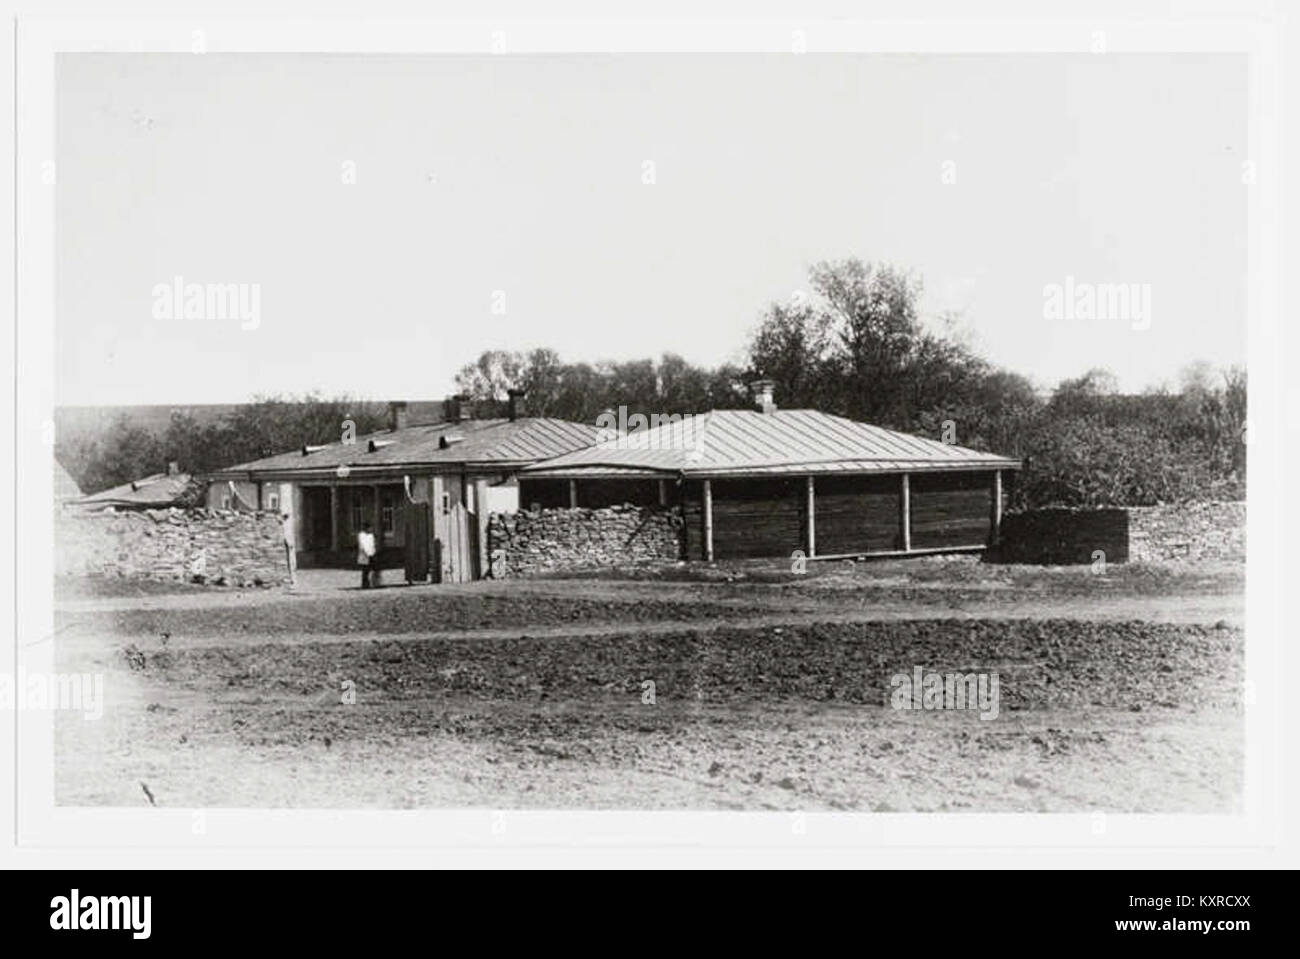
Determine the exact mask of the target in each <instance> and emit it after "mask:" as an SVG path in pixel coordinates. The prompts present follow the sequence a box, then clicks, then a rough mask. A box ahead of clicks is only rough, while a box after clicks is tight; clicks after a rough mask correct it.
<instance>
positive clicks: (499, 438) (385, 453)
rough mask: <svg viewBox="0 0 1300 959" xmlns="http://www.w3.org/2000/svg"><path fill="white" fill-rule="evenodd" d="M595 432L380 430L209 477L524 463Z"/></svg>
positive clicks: (548, 423)
mask: <svg viewBox="0 0 1300 959" xmlns="http://www.w3.org/2000/svg"><path fill="white" fill-rule="evenodd" d="M598 433H599V431H598V430H597V429H596V427H595V426H589V425H587V424H584V423H571V422H569V421H568V420H557V419H550V418H545V417H521V418H520V419H517V420H509V419H491V420H458V421H449V422H445V423H435V424H432V425H430V426H408V427H406V428H405V429H401V430H381V431H380V432H378V433H371V434H368V435H365V436H358V437H356V439H355V442H352V443H349V444H344V443H342V442H338V443H330V444H329V445H327V446H323V447H321V448H319V449H316V448H312V447H308V449H309V450H310V452H308V453H307V454H306V455H304V454H303V450H302V449H301V448H300V449H297V450H294V451H293V452H291V453H279V454H277V455H275V456H268V457H266V458H265V459H260V460H254V461H252V462H250V463H241V464H239V465H237V466H229V467H226V468H225V469H222V470H216V471H214V472H213V473H212V476H213V477H214V478H218V479H227V478H239V477H236V476H235V475H234V474H237V473H239V474H244V475H247V474H248V473H286V472H313V471H320V470H336V469H338V467H340V466H347V467H348V468H349V469H350V470H351V469H357V470H361V471H364V470H366V469H368V468H372V467H378V468H382V467H393V468H397V467H416V468H419V467H438V466H443V467H448V468H454V467H459V466H463V465H468V464H476V465H487V466H491V465H524V464H528V463H533V462H536V461H537V460H543V459H547V458H549V457H553V456H558V455H560V454H562V453H568V452H570V451H572V450H576V449H581V448H582V447H584V446H590V445H591V444H592V443H594V442H596V440H597V439H598V438H599V436H598ZM444 438H445V439H446V441H447V442H446V443H445V444H444V443H443V440H444ZM372 441H373V442H374V443H375V449H374V451H373V452H371V450H370V444H371V442H372Z"/></svg>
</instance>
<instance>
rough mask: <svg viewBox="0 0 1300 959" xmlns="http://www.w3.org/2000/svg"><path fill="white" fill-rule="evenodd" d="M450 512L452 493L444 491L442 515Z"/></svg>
mask: <svg viewBox="0 0 1300 959" xmlns="http://www.w3.org/2000/svg"><path fill="white" fill-rule="evenodd" d="M450 512H451V494H450V493H443V494H442V515H443V516H446V515H447V514H448V513H450Z"/></svg>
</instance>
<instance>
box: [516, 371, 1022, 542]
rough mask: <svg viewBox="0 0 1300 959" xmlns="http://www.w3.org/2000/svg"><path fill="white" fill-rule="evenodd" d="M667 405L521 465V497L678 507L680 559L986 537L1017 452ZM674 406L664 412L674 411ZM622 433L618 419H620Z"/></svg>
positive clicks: (764, 390) (785, 416) (763, 387)
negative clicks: (677, 411)
mask: <svg viewBox="0 0 1300 959" xmlns="http://www.w3.org/2000/svg"><path fill="white" fill-rule="evenodd" d="M753 388H754V390H755V395H756V398H757V400H758V406H759V409H758V410H714V411H712V412H708V413H702V414H699V415H696V416H683V417H671V418H660V421H659V424H658V425H657V426H651V427H650V428H647V429H641V430H637V431H634V432H627V433H617V435H613V436H612V437H610V436H607V438H605V439H604V440H603V441H602V442H600V443H598V444H596V445H594V446H589V447H587V448H585V449H580V450H576V451H574V452H571V453H566V454H564V455H562V456H557V457H555V458H553V459H549V460H546V461H545V462H540V463H537V464H535V465H532V466H528V467H525V468H524V469H523V470H522V471H521V472H520V475H519V483H520V503H521V505H522V506H523V507H525V508H528V507H540V508H556V507H593V508H594V507H605V506H613V505H618V504H622V503H631V504H633V505H641V506H655V505H658V506H664V507H676V508H679V509H680V510H681V511H682V515H683V517H684V519H685V523H684V528H685V536H684V541H683V543H682V558H683V559H689V560H706V561H711V560H715V559H736V558H745V557H776V556H783V557H791V556H793V555H795V553H796V551H799V552H800V553H802V554H803V556H804V557H806V558H809V559H830V558H843V557H857V556H867V555H910V554H917V553H937V552H955V551H963V550H971V551H975V550H982V549H985V548H986V547H987V546H989V545H990V544H992V543H994V542H996V539H997V535H998V529H999V525H1000V522H1001V515H1002V505H1003V501H1004V492H1003V479H1004V477H1006V476H1007V475H1008V474H1011V475H1014V471H1015V470H1018V469H1019V468H1020V466H1021V463H1020V461H1019V460H1017V459H1010V458H1007V457H1004V456H998V455H995V454H993V453H985V452H979V451H976V450H970V449H965V448H963V447H960V446H955V445H951V444H948V443H942V442H938V441H935V440H930V439H923V438H921V437H917V436H910V435H907V434H905V433H898V432H895V431H893V430H887V429H882V428H881V427H878V426H871V425H869V424H867V423H859V422H855V421H853V420H849V419H845V418H844V417H840V416H832V415H830V414H828V413H821V412H818V411H816V410H780V411H778V410H777V409H776V404H775V403H774V402H773V396H772V391H773V384H772V383H771V382H769V381H760V382H758V383H755V384H753ZM664 419H667V420H668V421H667V422H664ZM611 432H614V431H611Z"/></svg>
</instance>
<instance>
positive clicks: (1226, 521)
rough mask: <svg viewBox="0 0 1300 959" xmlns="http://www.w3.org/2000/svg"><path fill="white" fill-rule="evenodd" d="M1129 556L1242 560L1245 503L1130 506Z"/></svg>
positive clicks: (1243, 551) (1135, 558)
mask: <svg viewBox="0 0 1300 959" xmlns="http://www.w3.org/2000/svg"><path fill="white" fill-rule="evenodd" d="M1128 514H1129V528H1128V544H1129V545H1128V552H1129V559H1130V560H1135V561H1144V562H1159V561H1162V560H1180V559H1190V560H1230V561H1240V562H1244V561H1245V559H1246V504H1245V503H1241V502H1237V503H1180V504H1175V505H1171V506H1146V507H1139V508H1137V509H1131V510H1129V511H1128Z"/></svg>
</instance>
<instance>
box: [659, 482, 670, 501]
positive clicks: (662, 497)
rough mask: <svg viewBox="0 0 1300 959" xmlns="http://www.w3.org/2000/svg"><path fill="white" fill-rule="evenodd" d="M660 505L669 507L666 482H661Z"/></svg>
mask: <svg viewBox="0 0 1300 959" xmlns="http://www.w3.org/2000/svg"><path fill="white" fill-rule="evenodd" d="M659 505H660V506H667V505H668V483H667V481H666V480H660V481H659Z"/></svg>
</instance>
